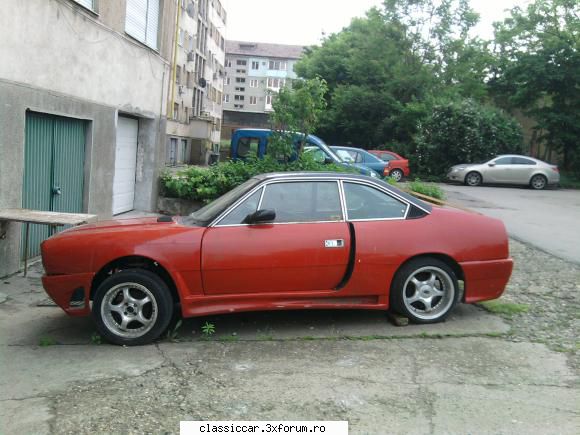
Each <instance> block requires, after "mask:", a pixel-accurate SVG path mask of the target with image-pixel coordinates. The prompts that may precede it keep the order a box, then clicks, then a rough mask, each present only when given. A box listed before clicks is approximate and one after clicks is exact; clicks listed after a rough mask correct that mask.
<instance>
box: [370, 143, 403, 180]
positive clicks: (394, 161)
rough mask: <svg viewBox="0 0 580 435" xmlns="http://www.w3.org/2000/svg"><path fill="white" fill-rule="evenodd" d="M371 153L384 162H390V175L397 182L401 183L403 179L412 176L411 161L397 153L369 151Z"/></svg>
mask: <svg viewBox="0 0 580 435" xmlns="http://www.w3.org/2000/svg"><path fill="white" fill-rule="evenodd" d="M369 153H371V154H373V155H375V156H377V157H378V158H379V159H381V160H382V161H384V162H389V175H390V176H391V177H393V178H394V179H395V180H397V181H401V180H402V179H403V177H408V176H409V175H411V170H410V169H409V160H407V159H406V158H404V157H401V156H400V155H398V154H397V153H394V152H392V151H385V150H369Z"/></svg>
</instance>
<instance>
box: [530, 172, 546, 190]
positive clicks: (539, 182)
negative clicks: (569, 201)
mask: <svg viewBox="0 0 580 435" xmlns="http://www.w3.org/2000/svg"><path fill="white" fill-rule="evenodd" d="M545 185H546V180H545V179H544V177H542V176H540V175H537V176H535V177H533V178H532V186H533V188H534V189H543V188H544V186H545Z"/></svg>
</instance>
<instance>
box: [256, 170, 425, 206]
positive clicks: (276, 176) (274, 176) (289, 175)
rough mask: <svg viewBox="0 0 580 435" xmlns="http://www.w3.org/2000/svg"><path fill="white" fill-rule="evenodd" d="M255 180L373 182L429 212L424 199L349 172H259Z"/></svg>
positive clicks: (382, 182) (381, 181)
mask: <svg viewBox="0 0 580 435" xmlns="http://www.w3.org/2000/svg"><path fill="white" fill-rule="evenodd" d="M253 178H254V179H256V180H260V181H267V180H287V179H293V178H301V179H308V178H312V179H316V178H331V179H336V180H340V179H348V180H355V181H356V180H360V181H364V182H366V183H370V184H375V185H377V186H378V187H380V188H382V189H385V190H388V191H389V192H391V193H393V194H395V195H398V196H401V197H403V198H404V199H405V200H406V201H407V202H410V203H411V204H414V205H416V206H417V207H419V208H421V209H423V210H425V211H427V212H429V213H430V212H431V209H432V207H431V205H430V204H429V203H427V202H425V201H421V200H420V199H418V198H415V197H414V196H412V195H410V194H408V193H407V192H403V191H402V190H400V189H397V188H396V187H394V186H391V185H390V184H388V183H386V182H384V181H383V180H379V179H377V178H371V177H368V176H366V175H360V174H355V173H351V172H269V173H266V174H259V175H255V176H254V177H253Z"/></svg>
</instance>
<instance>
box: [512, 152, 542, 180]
mask: <svg viewBox="0 0 580 435" xmlns="http://www.w3.org/2000/svg"><path fill="white" fill-rule="evenodd" d="M512 163H513V171H512V177H511V179H510V182H511V183H514V184H528V183H529V182H530V179H531V178H532V175H533V173H534V170H535V169H536V162H535V161H533V160H531V159H526V158H525V157H515V156H514V157H512Z"/></svg>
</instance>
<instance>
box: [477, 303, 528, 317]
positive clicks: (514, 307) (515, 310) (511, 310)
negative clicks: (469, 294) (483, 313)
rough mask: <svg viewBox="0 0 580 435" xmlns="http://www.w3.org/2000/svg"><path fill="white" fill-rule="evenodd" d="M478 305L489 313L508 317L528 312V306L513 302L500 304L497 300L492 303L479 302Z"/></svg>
mask: <svg viewBox="0 0 580 435" xmlns="http://www.w3.org/2000/svg"><path fill="white" fill-rule="evenodd" d="M479 305H481V306H482V307H483V308H485V309H486V310H487V311H489V312H490V313H494V314H503V315H505V316H509V317H511V316H513V315H515V314H520V313H527V312H528V310H529V309H530V306H529V305H526V304H516V303H513V302H500V301H499V300H497V299H495V300H493V301H485V302H480V303H479Z"/></svg>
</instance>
